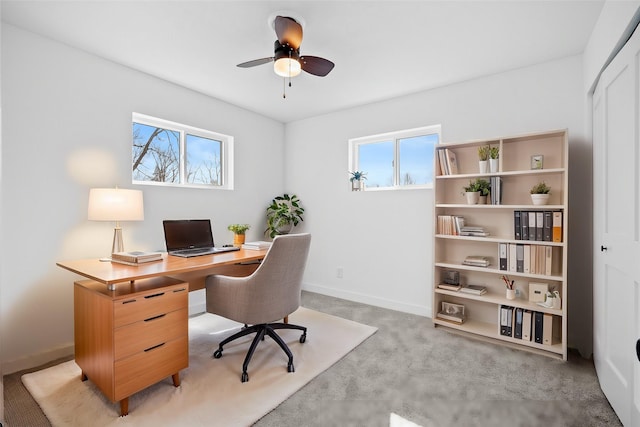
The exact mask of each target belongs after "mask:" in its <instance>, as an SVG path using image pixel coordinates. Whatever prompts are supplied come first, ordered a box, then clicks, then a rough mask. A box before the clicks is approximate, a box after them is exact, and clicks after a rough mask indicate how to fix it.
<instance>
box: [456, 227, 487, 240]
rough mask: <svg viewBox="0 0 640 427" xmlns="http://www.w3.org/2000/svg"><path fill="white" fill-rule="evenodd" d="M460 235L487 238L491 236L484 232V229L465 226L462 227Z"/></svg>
mask: <svg viewBox="0 0 640 427" xmlns="http://www.w3.org/2000/svg"><path fill="white" fill-rule="evenodd" d="M460 235H461V236H476V237H487V236H488V235H489V233H488V232H486V231H484V228H483V227H478V226H471V225H465V226H462V227H460Z"/></svg>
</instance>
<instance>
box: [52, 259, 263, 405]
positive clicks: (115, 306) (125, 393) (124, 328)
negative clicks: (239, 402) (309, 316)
mask: <svg viewBox="0 0 640 427" xmlns="http://www.w3.org/2000/svg"><path fill="white" fill-rule="evenodd" d="M266 253H267V251H266V250H262V251H251V250H246V251H245V250H239V251H235V252H226V253H222V254H216V255H204V256H199V257H195V258H179V257H174V256H168V255H164V256H163V259H162V261H157V262H151V263H147V264H142V265H140V266H129V265H124V264H117V263H111V262H101V261H100V260H98V259H86V260H78V261H64V262H59V263H57V265H58V266H60V267H62V268H65V269H67V270H69V271H72V272H74V273H76V274H79V275H81V276H84V277H87V278H89V279H91V280H79V281H76V282H75V284H74V344H75V361H76V363H77V364H78V366H79V367H80V369H82V374H81V380H82V381H86V380H87V379H91V381H92V382H93V383H94V384H95V385H96V386H97V387H98V388H99V389H100V390H101V391H102V392H103V393H104V395H105V396H106V397H107V398H108V399H109V400H111V401H112V402H117V401H119V402H120V415H127V414H128V412H129V396H131V395H132V394H134V393H137V392H138V391H141V390H143V389H145V388H146V387H149V386H150V385H152V384H155V383H157V382H158V381H161V380H162V379H164V378H166V377H168V376H171V377H172V380H173V385H174V386H176V387H178V386H179V385H180V370H181V369H185V368H187V367H188V366H189V342H188V341H189V332H188V298H187V291H193V290H197V289H202V288H204V282H205V278H206V276H208V275H210V274H225V275H233V276H245V275H249V274H251V273H252V272H253V271H255V269H256V268H257V266H258V265H259V264H258V263H257V262H256V261H259V260H261V259H262V258H264V256H265V255H266Z"/></svg>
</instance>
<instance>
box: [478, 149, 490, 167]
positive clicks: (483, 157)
mask: <svg viewBox="0 0 640 427" xmlns="http://www.w3.org/2000/svg"><path fill="white" fill-rule="evenodd" d="M478 165H479V168H480V173H487V170H488V169H487V168H488V166H489V146H488V145H483V146H481V147H478Z"/></svg>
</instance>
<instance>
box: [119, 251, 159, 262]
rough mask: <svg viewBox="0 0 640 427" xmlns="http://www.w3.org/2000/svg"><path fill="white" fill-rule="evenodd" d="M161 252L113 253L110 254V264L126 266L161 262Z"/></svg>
mask: <svg viewBox="0 0 640 427" xmlns="http://www.w3.org/2000/svg"><path fill="white" fill-rule="evenodd" d="M161 260H162V253H161V252H143V251H132V252H115V253H112V254H111V262H116V263H119V264H127V265H140V264H145V263H147V262H153V261H161Z"/></svg>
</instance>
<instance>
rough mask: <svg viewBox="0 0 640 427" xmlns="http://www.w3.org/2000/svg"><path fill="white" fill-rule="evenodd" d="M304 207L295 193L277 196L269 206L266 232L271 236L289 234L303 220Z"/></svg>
mask: <svg viewBox="0 0 640 427" xmlns="http://www.w3.org/2000/svg"><path fill="white" fill-rule="evenodd" d="M303 214H304V208H303V207H302V206H301V205H300V199H298V196H296V195H295V194H292V195H289V194H286V193H285V194H283V195H282V196H277V197H275V198H274V199H273V200H272V201H271V204H270V205H269V206H268V207H267V229H266V230H264V234H265V235H268V236H269V237H271V238H274V237H275V236H277V235H279V234H288V233H289V232H290V231H291V229H292V228H293V227H295V226H296V225H298V223H299V222H301V221H303V219H302V215H303Z"/></svg>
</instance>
